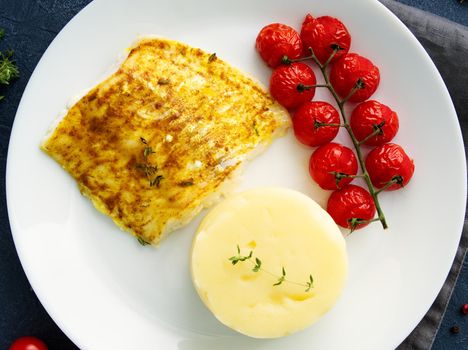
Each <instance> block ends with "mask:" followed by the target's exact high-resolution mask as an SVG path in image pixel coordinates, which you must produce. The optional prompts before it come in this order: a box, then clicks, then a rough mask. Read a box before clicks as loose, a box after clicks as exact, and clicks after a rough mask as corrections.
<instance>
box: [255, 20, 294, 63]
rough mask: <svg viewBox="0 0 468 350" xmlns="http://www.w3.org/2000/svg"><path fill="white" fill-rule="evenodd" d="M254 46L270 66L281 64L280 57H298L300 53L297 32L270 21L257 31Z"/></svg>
mask: <svg viewBox="0 0 468 350" xmlns="http://www.w3.org/2000/svg"><path fill="white" fill-rule="evenodd" d="M256 47H257V50H258V52H259V53H260V56H261V57H262V59H263V60H264V61H265V62H266V64H268V65H269V66H270V67H273V68H274V67H277V66H279V65H280V64H281V58H282V57H283V56H288V57H289V58H291V59H294V58H298V57H300V56H301V54H302V41H301V38H300V36H299V33H298V32H297V31H296V30H294V29H293V28H291V27H290V26H287V25H285V24H281V23H272V24H269V25H267V26H266V27H263V29H262V30H261V31H260V33H258V36H257V41H256Z"/></svg>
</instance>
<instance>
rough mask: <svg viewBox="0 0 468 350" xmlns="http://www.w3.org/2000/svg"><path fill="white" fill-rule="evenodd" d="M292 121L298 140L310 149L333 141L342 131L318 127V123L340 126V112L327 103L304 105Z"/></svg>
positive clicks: (330, 127)
mask: <svg viewBox="0 0 468 350" xmlns="http://www.w3.org/2000/svg"><path fill="white" fill-rule="evenodd" d="M292 121H293V128H294V134H295V135H296V138H297V140H298V141H299V142H301V143H302V144H304V145H306V146H310V147H317V146H321V145H323V144H325V143H327V142H330V141H332V140H333V139H334V138H335V136H336V134H338V131H339V129H340V128H339V126H320V127H317V126H316V123H326V124H340V115H339V114H338V111H337V110H336V109H335V108H334V107H333V106H332V105H331V104H329V103H327V102H320V101H317V102H316V101H313V102H306V103H304V104H303V105H301V106H300V107H299V108H298V109H297V111H296V113H295V114H294V116H293V119H292Z"/></svg>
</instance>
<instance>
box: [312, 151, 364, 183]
mask: <svg viewBox="0 0 468 350" xmlns="http://www.w3.org/2000/svg"><path fill="white" fill-rule="evenodd" d="M357 170H358V163H357V160H356V156H355V155H354V153H353V151H352V150H351V149H350V148H348V147H345V146H343V145H340V144H339V143H334V142H330V143H327V144H326V145H323V146H320V147H319V148H317V149H316V150H315V151H314V153H312V156H311V157H310V161H309V172H310V176H311V177H312V179H314V181H315V182H316V183H318V185H319V186H320V187H321V188H323V189H324V190H336V189H337V188H340V187H342V186H344V185H347V184H349V183H350V182H351V181H353V178H351V177H346V175H356V174H357Z"/></svg>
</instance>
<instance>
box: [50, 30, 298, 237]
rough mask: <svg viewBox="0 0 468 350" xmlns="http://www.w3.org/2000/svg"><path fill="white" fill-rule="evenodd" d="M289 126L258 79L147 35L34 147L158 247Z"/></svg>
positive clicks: (115, 218) (198, 52)
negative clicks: (166, 236) (239, 169)
mask: <svg viewBox="0 0 468 350" xmlns="http://www.w3.org/2000/svg"><path fill="white" fill-rule="evenodd" d="M289 125H290V121H289V115H288V113H287V111H286V110H284V109H283V108H282V107H281V106H280V105H279V104H278V103H277V102H275V101H274V99H273V98H272V97H271V96H270V95H269V94H268V93H267V92H265V91H264V89H263V88H262V87H261V86H260V85H259V84H258V83H256V82H254V81H253V80H251V79H250V78H248V77H246V76H245V75H243V74H242V73H241V72H240V71H238V70H237V69H235V68H233V67H231V66H230V65H229V64H227V63H226V62H224V61H222V60H221V59H219V58H217V57H216V55H215V54H210V53H206V52H204V51H202V50H200V49H197V48H193V47H190V46H188V45H185V44H183V43H180V42H176V41H172V40H166V39H156V38H151V39H150V38H146V39H142V40H140V41H139V42H137V43H136V44H135V45H134V46H133V47H132V48H131V49H130V50H129V54H128V57H127V58H126V59H125V61H124V62H123V63H122V65H121V66H120V67H119V69H118V70H117V71H116V72H115V73H114V74H113V75H111V76H110V77H108V78H107V79H106V80H105V81H103V82H101V83H100V84H99V85H97V86H96V87H94V88H93V89H91V90H90V91H89V92H88V93H87V94H86V95H85V96H84V97H82V98H81V99H80V100H79V101H78V102H77V103H76V104H74V105H73V106H72V107H71V108H70V109H69V110H68V111H67V114H66V115H65V117H64V118H63V119H62V120H61V121H60V122H59V124H58V125H57V126H56V128H55V129H54V130H53V131H52V132H51V133H50V134H49V135H48V136H47V138H46V140H45V141H44V142H43V143H42V145H41V148H42V149H43V150H44V151H45V152H46V153H47V154H49V155H50V156H51V157H52V158H54V159H55V160H56V161H57V162H58V163H59V164H60V165H61V166H62V167H63V168H64V169H65V170H66V171H67V172H68V173H70V175H71V176H72V177H73V178H74V179H75V180H76V181H77V183H78V186H79V188H80V191H81V193H82V194H83V195H85V196H87V197H88V198H89V199H91V201H92V202H93V204H94V206H95V207H96V208H97V209H98V210H99V211H101V212H102V213H104V214H106V215H108V216H110V217H111V218H112V220H113V221H114V222H115V223H116V224H117V225H118V226H119V227H120V228H122V229H123V230H125V231H127V232H130V233H131V234H133V235H134V236H136V237H137V238H138V240H139V241H140V243H142V244H146V243H149V244H154V245H157V244H158V243H159V242H160V240H161V239H162V238H163V237H164V236H165V235H166V234H167V233H169V232H171V231H173V230H175V229H177V228H179V227H182V226H184V225H185V224H187V223H188V222H189V221H190V220H191V219H192V218H193V217H194V216H195V215H197V213H198V212H200V210H202V209H203V208H204V207H208V206H210V205H212V204H214V203H215V202H216V201H217V200H218V199H219V198H220V196H222V193H223V189H226V188H227V187H226V184H227V183H228V182H229V180H231V179H232V177H233V176H234V174H235V172H236V170H237V169H238V168H240V166H241V164H242V163H243V162H244V161H245V160H246V159H248V158H249V156H252V155H253V153H254V152H255V153H257V152H256V150H257V151H258V150H259V149H260V148H264V147H265V146H266V145H268V144H269V143H270V142H271V141H272V140H273V139H274V138H275V137H278V136H281V135H283V134H284V132H285V131H286V129H287V128H288V127H289Z"/></svg>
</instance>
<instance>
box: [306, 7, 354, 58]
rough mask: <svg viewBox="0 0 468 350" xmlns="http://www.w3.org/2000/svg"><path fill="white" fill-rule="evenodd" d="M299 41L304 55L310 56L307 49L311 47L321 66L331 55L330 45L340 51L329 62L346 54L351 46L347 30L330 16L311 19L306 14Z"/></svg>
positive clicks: (331, 48)
mask: <svg viewBox="0 0 468 350" xmlns="http://www.w3.org/2000/svg"><path fill="white" fill-rule="evenodd" d="M301 39H302V43H303V46H304V49H305V54H310V52H308V48H309V47H311V48H312V49H313V50H314V54H315V56H316V57H317V58H318V60H319V61H320V62H321V63H322V64H323V63H325V62H326V61H327V60H328V58H329V57H330V56H331V54H332V53H333V47H332V45H338V46H339V47H340V48H341V50H340V51H338V52H337V53H336V54H335V56H333V59H332V61H331V62H333V61H336V60H337V59H338V58H340V57H341V56H343V55H344V54H346V53H347V52H348V51H349V47H350V46H351V35H350V34H349V32H348V29H347V28H346V27H345V25H344V24H343V23H342V22H341V21H340V20H338V19H336V18H334V17H330V16H322V17H318V18H313V17H312V16H311V15H309V14H308V15H307V16H306V18H305V19H304V22H303V23H302V29H301Z"/></svg>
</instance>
